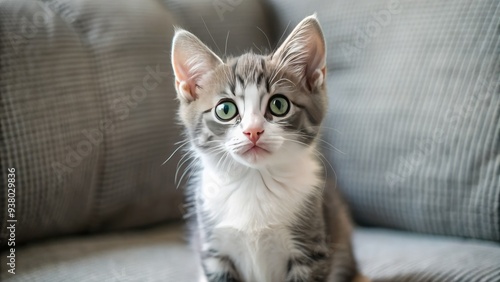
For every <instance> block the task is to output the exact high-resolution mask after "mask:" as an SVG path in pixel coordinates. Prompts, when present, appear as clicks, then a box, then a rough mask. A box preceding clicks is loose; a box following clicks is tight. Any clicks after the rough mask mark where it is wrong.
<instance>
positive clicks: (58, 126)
mask: <svg viewBox="0 0 500 282" xmlns="http://www.w3.org/2000/svg"><path fill="white" fill-rule="evenodd" d="M314 12H316V13H317V15H318V18H319V20H320V22H321V24H322V26H323V31H324V34H325V37H326V40H327V46H328V51H327V53H328V60H327V67H328V74H327V83H328V95H329V100H330V105H329V111H328V117H327V119H326V121H325V123H324V129H323V132H322V139H321V141H320V147H321V151H322V153H323V156H324V161H325V166H327V167H330V166H331V168H332V169H333V170H331V171H330V173H329V174H328V177H329V178H331V180H333V182H334V183H336V188H337V189H340V190H341V192H342V194H343V196H344V198H345V199H346V201H347V203H348V204H349V207H350V209H351V212H352V215H353V218H354V220H355V222H356V224H357V226H356V228H355V232H354V235H353V241H354V248H355V253H356V258H357V260H358V262H359V265H360V268H361V269H362V271H363V272H364V273H365V274H366V275H367V276H369V277H370V278H371V279H373V281H380V282H382V281H384V282H385V281H387V282H389V281H396V282H400V281H402V282H404V281H436V282H438V281H482V282H486V281H500V45H499V44H500V2H498V1H497V0H478V1H467V0H457V1H453V2H450V1H445V0H421V1H411V0H356V1H349V0H332V1H325V0H313V1H293V2H292V1H284V0H210V1H208V0H207V1H204V0H193V1H182V0H144V1H139V0H121V1H98V0H73V1H69V0H31V1H30V0H0V168H1V169H0V170H1V174H0V179H1V180H2V185H4V184H5V185H4V186H2V187H5V188H4V189H2V193H1V194H0V227H1V229H0V247H1V256H0V278H1V281H47V282H55V281H176V282H177V281H196V273H195V269H196V267H195V261H196V260H195V259H194V254H193V252H192V251H191V250H190V248H189V246H188V245H187V244H186V241H185V230H184V225H183V222H182V215H183V213H184V208H183V204H182V202H183V198H182V187H183V185H184V183H185V181H186V178H188V177H189V174H188V173H186V174H184V172H185V171H186V168H187V166H188V165H189V162H188V161H186V158H184V157H183V151H182V148H181V149H180V150H177V149H178V148H179V146H180V145H181V144H182V143H179V142H182V140H183V136H182V128H181V127H180V126H179V124H178V122H177V121H176V117H175V115H176V109H177V101H176V100H175V93H174V89H173V74H172V72H171V70H170V42H171V38H172V35H173V30H174V26H180V27H183V28H185V29H188V30H190V31H192V32H193V33H195V34H196V35H197V36H199V37H200V38H201V39H202V40H203V41H204V42H205V43H206V44H207V45H209V46H210V47H211V48H212V49H213V50H214V51H215V52H216V53H218V54H220V55H221V56H226V55H227V56H230V55H238V54H240V53H242V52H244V51H248V50H252V51H253V52H257V53H261V52H268V51H269V50H272V49H274V48H275V46H276V45H277V44H278V42H280V40H282V38H283V37H284V34H285V35H286V33H287V32H289V31H290V29H291V27H293V26H294V25H295V24H296V23H298V21H299V20H300V19H301V18H303V17H305V16H307V15H310V14H312V13H314ZM170 156H171V158H170V159H169V160H168V161H167V162H166V163H164V162H165V160H167V159H168V158H169V157H170ZM163 163H164V164H163ZM11 168H15V172H14V173H11V172H9V169H11ZM12 179H13V180H12ZM8 183H14V184H13V185H11V188H14V187H13V186H15V191H13V190H8ZM12 203H14V204H15V206H9V205H8V204H12ZM9 207H11V208H13V209H12V210H9V209H8V208H9ZM12 226H14V227H12ZM12 242H14V243H15V246H12ZM12 269H14V270H12ZM9 270H10V272H9ZM12 272H15V274H12Z"/></svg>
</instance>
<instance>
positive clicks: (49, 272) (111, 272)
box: [0, 225, 500, 282]
mask: <svg viewBox="0 0 500 282" xmlns="http://www.w3.org/2000/svg"><path fill="white" fill-rule="evenodd" d="M183 235H184V233H183V229H182V226H181V225H167V226H159V227H156V228H154V229H148V230H141V231H128V232H127V233H121V234H104V235H95V236H91V237H72V238H65V239H59V240H51V241H47V242H42V243H37V244H30V245H27V246H24V247H23V248H20V249H18V251H17V253H16V256H17V265H16V271H17V273H16V275H11V274H8V273H7V272H5V271H3V272H2V273H1V276H0V278H2V281H5V282H7V281H8V282H13V281H23V282H24V281H26V282H31V281H33V282H59V281H60V282H63V281H88V282H93V281H95V282H101V281H138V282H139V281H140V282H155V281H158V282H160V281H162V282H166V281H168V282H170V281H171V282H192V281H196V259H195V255H194V254H193V252H192V251H191V250H190V248H189V247H188V246H187V245H186V244H185V243H184V240H183V237H184V236H183ZM354 242H355V246H356V255H357V256H358V260H359V262H360V266H361V268H362V270H363V271H364V272H365V273H366V274H367V275H368V276H370V277H371V278H373V279H374V281H375V282H412V281H427V282H442V281H456V282H462V281H463V282H480V281H481V282H489V281H499V280H500V265H499V264H498V261H500V245H499V244H495V243H489V242H484V241H474V240H464V239H456V238H446V237H437V236H426V235H413V234H408V233H405V232H396V231H388V230H383V229H369V228H362V229H358V230H356V232H355V235H354ZM6 255H7V254H6V253H5V252H4V253H1V256H0V263H1V264H2V265H5V264H6V261H5V260H6Z"/></svg>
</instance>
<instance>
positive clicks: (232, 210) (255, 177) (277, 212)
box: [198, 154, 322, 282]
mask: <svg viewBox="0 0 500 282" xmlns="http://www.w3.org/2000/svg"><path fill="white" fill-rule="evenodd" d="M206 167H207V166H206ZM320 171H321V167H320V165H319V164H318V163H317V161H316V160H315V159H314V158H313V157H311V155H307V154H306V155H304V156H303V158H302V159H301V160H298V161H294V162H289V163H288V164H286V165H283V166H281V167H273V168H268V169H262V170H257V169H250V168H247V167H243V166H241V167H233V168H231V169H230V171H227V172H224V173H221V172H217V171H214V170H212V169H210V168H205V169H204V170H203V172H202V181H201V183H202V188H201V191H200V192H201V196H202V198H203V205H202V206H201V207H198V208H201V209H202V210H203V211H204V213H206V214H207V215H208V216H209V217H210V218H211V219H212V220H213V222H214V227H213V237H212V241H211V244H212V246H213V247H215V248H216V249H217V250H219V251H220V252H221V253H225V254H227V255H229V256H230V257H231V258H232V259H233V260H234V263H235V265H236V267H237V268H238V270H239V271H240V274H241V275H243V277H244V279H245V281H263V282H265V281H283V280H284V277H285V272H286V263H287V259H288V258H289V257H290V254H292V253H293V252H297V251H298V250H297V249H295V248H294V246H293V242H292V237H291V234H290V229H289V228H287V227H289V226H290V225H291V224H292V223H293V222H294V220H296V219H297V215H298V214H299V212H300V210H301V209H303V208H304V203H305V201H307V199H308V198H309V196H310V195H311V194H312V193H321V189H322V188H321V178H320V176H319V172H320Z"/></svg>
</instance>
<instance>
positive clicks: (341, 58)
mask: <svg viewBox="0 0 500 282" xmlns="http://www.w3.org/2000/svg"><path fill="white" fill-rule="evenodd" d="M271 2H272V3H273V5H274V8H275V11H276V13H277V15H278V16H279V18H280V20H281V26H282V27H284V26H286V24H288V23H289V22H291V25H292V26H293V25H294V24H295V23H297V22H298V21H299V20H300V19H301V18H303V17H304V16H306V15H308V14H311V13H313V12H317V13H318V17H319V19H320V21H321V23H322V25H323V28H324V32H325V36H326V38H327V41H328V42H327V44H328V73H329V76H328V86H329V95H330V111H329V117H328V120H327V122H326V123H325V134H324V138H325V140H326V141H327V142H329V143H331V144H333V146H335V147H336V148H337V149H338V150H339V151H337V150H331V149H329V148H328V145H325V144H323V145H325V146H324V147H325V150H324V152H325V155H326V156H327V158H328V159H329V160H330V161H331V162H332V163H333V166H334V168H335V171H336V174H337V180H338V184H339V188H341V189H342V191H343V193H344V194H345V196H346V198H347V200H348V201H349V203H350V205H351V207H352V210H353V213H354V216H355V218H356V219H357V220H358V222H360V223H363V224H369V225H377V226H385V227H394V228H400V229H406V230H412V231H418V232H425V233H433V234H447V235H456V236H464V237H472V238H479V239H487V240H497V241H498V240H500V91H499V89H500V88H499V87H500V86H499V83H500V58H499V56H500V2H499V1H497V0H482V1H467V0H461V1H453V2H449V1H434V0H432V1H431V0H426V1H403V0H400V1H398V0H383V1H381V0H377V1H373V0H369V1H368V0H366V1H348V0H339V1H326V0H325V1H319V0H316V1H307V2H306V1H296V2H295V3H294V4H293V5H290V4H289V2H288V1H278V0H273V1H271Z"/></svg>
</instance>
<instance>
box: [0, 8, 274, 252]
mask: <svg viewBox="0 0 500 282" xmlns="http://www.w3.org/2000/svg"><path fill="white" fill-rule="evenodd" d="M169 5H172V9H174V10H173V11H170V8H169ZM193 5H194V4H193ZM245 7H246V10H243V9H235V10H234V11H232V12H231V13H229V12H228V15H227V16H228V17H227V20H226V21H219V22H214V23H213V24H212V25H211V31H212V32H214V33H217V34H219V33H222V32H219V30H220V29H221V28H222V27H223V26H224V27H225V26H231V25H232V23H231V21H230V19H231V18H233V19H234V18H237V17H238V14H240V15H244V18H245V21H246V26H245V25H243V24H240V25H239V26H237V27H235V28H234V29H233V30H232V32H234V33H236V34H239V36H240V37H238V41H239V43H241V44H246V45H247V46H251V45H252V42H253V41H255V42H256V44H257V45H258V46H261V45H265V44H267V41H266V40H265V38H263V39H262V40H260V41H259V40H258V39H257V40H255V39H254V38H252V37H255V36H254V34H260V31H258V30H255V32H253V33H251V34H245V30H248V29H249V28H248V27H249V26H252V27H253V26H255V25H256V23H257V22H260V18H261V15H260V14H261V12H260V11H261V10H262V8H261V6H260V4H259V3H257V2H252V4H251V5H245ZM176 9H178V6H175V5H173V4H170V3H168V1H154V0H149V1H135V0H123V1H97V0H91V1H83V0H78V1H69V0H68V1H20V0H10V1H9V0H8V1H2V2H1V3H0V107H1V109H0V127H1V135H0V165H1V167H0V168H1V174H0V175H1V176H0V177H1V183H6V181H7V180H6V177H7V168H10V167H14V168H15V169H16V183H17V187H18V188H17V190H16V214H15V218H16V219H17V221H18V223H17V230H16V240H17V242H18V243H19V242H23V241H26V240H28V239H34V238H42V237H47V236H51V235H61V234H69V233H75V232H89V231H97V230H103V229H119V228H127V227H134V226H142V225H147V224H152V223H156V222H160V221H164V220H169V219H176V218H180V216H181V213H182V189H178V190H176V189H175V184H174V178H175V177H174V176H175V171H176V166H177V163H178V162H179V159H180V156H181V154H180V153H178V154H176V155H174V157H173V158H172V159H171V160H170V161H169V162H168V163H167V164H165V165H163V166H162V165H161V164H162V163H163V162H164V161H165V160H166V159H167V158H168V157H169V155H170V154H171V153H172V152H173V151H174V150H175V148H177V146H178V145H175V143H176V142H178V141H179V140H181V139H182V136H181V128H180V127H179V126H177V125H176V122H175V113H176V110H177V102H176V101H175V100H174V98H175V93H174V88H173V75H172V74H171V66H170V60H169V58H170V41H171V39H172V36H173V31H174V29H173V26H174V25H180V26H183V23H187V22H189V21H188V18H185V17H183V16H182V15H180V14H179V13H178V10H176ZM183 9H184V11H185V12H186V13H187V14H189V13H188V12H189V9H194V7H190V6H187V5H184V6H183ZM206 13H207V15H210V14H216V13H217V11H216V10H215V9H212V10H207V11H206ZM193 17H195V18H196V17H197V15H196V13H193ZM212 18H214V16H212ZM178 19H180V20H178ZM225 36H226V31H225V30H224V39H225ZM218 44H219V45H221V44H224V41H223V40H222V41H219V42H218ZM231 47H232V45H231V44H228V52H229V51H234V50H235V49H232V48H231ZM4 187H5V186H4ZM7 201H8V199H7V193H4V192H2V193H1V194H0V227H1V229H0V242H2V244H3V246H5V242H6V240H5V239H6V238H7V236H8V233H7V232H8V230H7V229H6V224H7V221H6V217H7V216H8V215H7V213H6V212H7V207H6V203H7Z"/></svg>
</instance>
